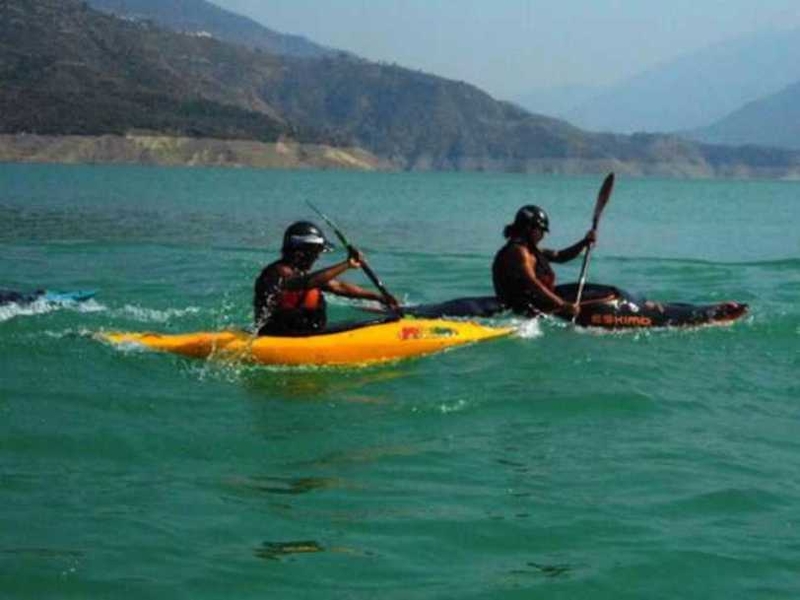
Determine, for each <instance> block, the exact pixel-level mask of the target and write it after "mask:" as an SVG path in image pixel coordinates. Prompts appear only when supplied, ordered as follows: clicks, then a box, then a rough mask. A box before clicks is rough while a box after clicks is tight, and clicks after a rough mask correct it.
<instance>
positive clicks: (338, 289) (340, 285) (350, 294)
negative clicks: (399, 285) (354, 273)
mask: <svg viewBox="0 0 800 600" xmlns="http://www.w3.org/2000/svg"><path fill="white" fill-rule="evenodd" d="M322 289H323V290H325V291H328V292H331V293H333V294H336V295H337V296H344V297H345V298H358V299H360V300H374V301H375V302H382V303H383V304H386V305H388V306H392V307H396V306H397V300H396V299H395V298H394V297H391V300H390V299H387V298H384V297H383V295H382V294H379V293H377V292H373V291H371V290H365V289H364V288H362V287H361V286H358V285H356V284H354V283H347V282H346V281H339V280H338V279H331V280H330V281H328V282H327V283H325V285H323V286H322Z"/></svg>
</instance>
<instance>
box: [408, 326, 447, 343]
mask: <svg viewBox="0 0 800 600" xmlns="http://www.w3.org/2000/svg"><path fill="white" fill-rule="evenodd" d="M457 335H458V331H456V330H455V329H451V328H450V327H403V328H402V329H401V330H400V335H399V337H400V339H401V340H426V339H434V338H447V337H455V336H457Z"/></svg>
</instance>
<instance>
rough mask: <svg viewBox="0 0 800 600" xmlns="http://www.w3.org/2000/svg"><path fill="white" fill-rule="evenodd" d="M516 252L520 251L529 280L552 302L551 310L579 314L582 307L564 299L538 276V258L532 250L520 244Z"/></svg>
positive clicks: (519, 256) (523, 267)
mask: <svg viewBox="0 0 800 600" xmlns="http://www.w3.org/2000/svg"><path fill="white" fill-rule="evenodd" d="M516 252H518V253H519V254H518V259H519V260H520V261H521V264H522V269H523V272H524V273H525V277H526V278H527V279H528V282H529V283H530V284H531V286H533V287H534V288H535V289H536V291H537V292H538V293H539V294H540V295H541V296H543V297H545V298H547V299H548V300H549V301H550V302H551V303H552V305H553V308H552V309H551V312H564V313H566V314H568V315H577V314H578V312H580V307H579V306H578V305H577V304H573V303H570V302H567V301H566V300H564V299H563V298H562V297H561V296H559V295H558V294H556V293H555V292H553V291H552V290H551V289H550V288H548V287H547V286H546V285H545V284H544V283H543V282H542V280H540V279H539V278H538V277H537V276H536V258H535V257H534V255H533V254H532V253H531V252H528V251H527V250H524V249H523V248H522V247H520V246H517V247H516Z"/></svg>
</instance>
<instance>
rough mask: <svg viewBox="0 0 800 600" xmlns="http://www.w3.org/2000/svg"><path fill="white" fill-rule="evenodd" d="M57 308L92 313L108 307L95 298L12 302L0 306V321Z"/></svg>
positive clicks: (45, 312) (53, 310)
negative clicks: (75, 300)
mask: <svg viewBox="0 0 800 600" xmlns="http://www.w3.org/2000/svg"><path fill="white" fill-rule="evenodd" d="M58 310H71V311H73V312H78V313H93V312H102V311H105V310H108V308H107V307H106V306H105V305H103V304H100V303H99V302H97V301H96V300H87V301H84V302H49V301H47V300H45V299H39V300H35V301H34V302H29V303H26V304H17V303H15V302H12V303H11V304H6V305H4V306H0V323H3V322H5V321H10V320H11V319H13V318H15V317H31V316H36V315H45V314H48V313H51V312H55V311H58Z"/></svg>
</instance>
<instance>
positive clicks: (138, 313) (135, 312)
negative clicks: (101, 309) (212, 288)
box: [114, 304, 200, 323]
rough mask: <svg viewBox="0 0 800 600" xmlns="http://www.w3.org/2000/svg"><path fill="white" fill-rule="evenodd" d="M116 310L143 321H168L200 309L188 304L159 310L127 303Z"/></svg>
mask: <svg viewBox="0 0 800 600" xmlns="http://www.w3.org/2000/svg"><path fill="white" fill-rule="evenodd" d="M114 312H116V313H121V314H122V315H124V316H126V317H131V318H133V319H135V320H136V321H141V322H143V323H166V322H167V321H169V320H171V319H176V318H178V319H179V318H182V317H185V316H187V315H196V314H198V313H199V312H200V309H199V308H198V307H196V306H188V307H186V308H167V309H165V310H158V309H155V308H143V307H141V306H135V305H133V304H126V305H125V306H123V307H122V308H121V309H119V310H117V311H114Z"/></svg>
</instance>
